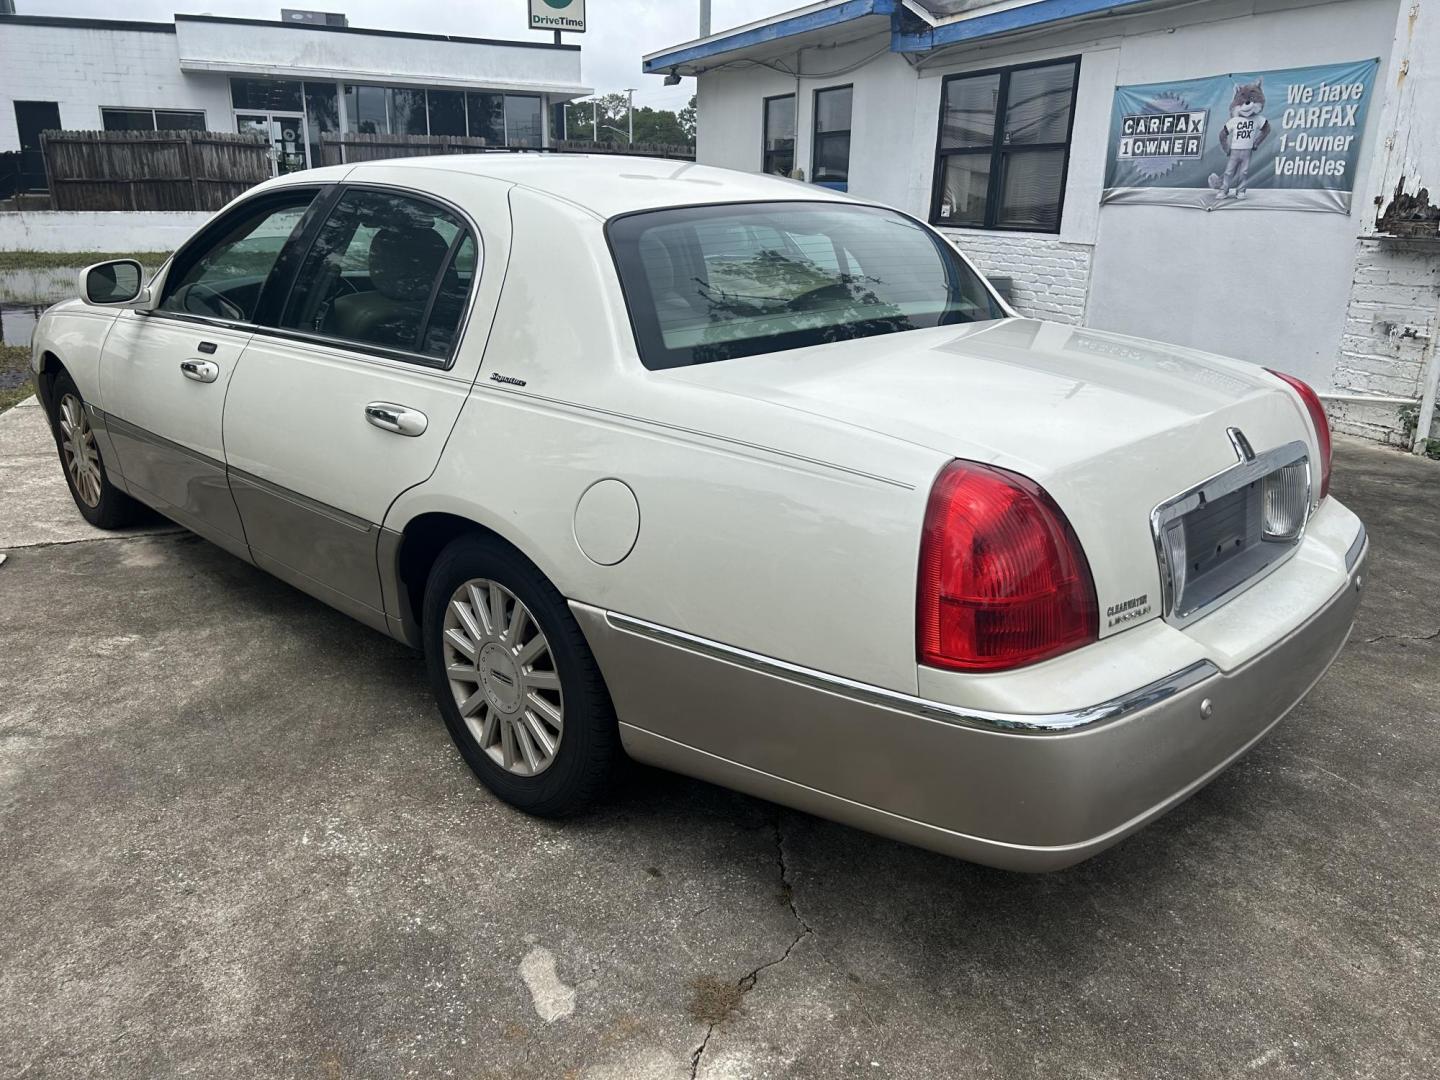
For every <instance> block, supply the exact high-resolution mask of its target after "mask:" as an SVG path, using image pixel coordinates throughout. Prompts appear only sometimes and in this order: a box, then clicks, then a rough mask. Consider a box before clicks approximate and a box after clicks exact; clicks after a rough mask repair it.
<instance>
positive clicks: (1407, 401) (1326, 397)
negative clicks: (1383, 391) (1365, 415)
mask: <svg viewBox="0 0 1440 1080" xmlns="http://www.w3.org/2000/svg"><path fill="white" fill-rule="evenodd" d="M1315 396H1316V397H1318V398H1319V399H1320V400H1321V401H1344V402H1354V403H1355V404H1357V405H1414V404H1416V403H1417V400H1418V399H1416V398H1413V397H1382V396H1381V395H1379V394H1332V393H1323V394H1321V393H1317V394H1316V395H1315Z"/></svg>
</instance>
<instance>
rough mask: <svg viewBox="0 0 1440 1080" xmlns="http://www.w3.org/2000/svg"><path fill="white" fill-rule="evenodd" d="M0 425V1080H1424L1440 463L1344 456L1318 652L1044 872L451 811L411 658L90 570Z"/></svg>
mask: <svg viewBox="0 0 1440 1080" xmlns="http://www.w3.org/2000/svg"><path fill="white" fill-rule="evenodd" d="M40 420H41V418H40V417H39V415H38V410H34V409H30V410H28V411H27V410H26V409H24V408H20V409H16V410H13V411H12V413H11V414H7V415H5V416H0V455H3V457H0V538H3V539H0V550H6V551H8V553H9V556H10V557H9V560H8V561H7V562H6V563H4V564H3V565H0V605H3V612H4V617H3V621H0V650H3V651H0V665H3V666H0V672H3V675H0V683H3V691H0V1076H16V1077H21V1076H23V1077H40V1076H45V1077H51V1076H55V1077H71V1076H74V1077H80V1076H97V1075H104V1076H108V1077H156V1076H206V1077H212V1076H245V1077H271V1076H274V1077H281V1076H318V1077H327V1078H328V1077H351V1076H354V1077H402V1076H415V1077H432V1076H458V1077H467V1078H471V1077H588V1078H592V1080H593V1078H617V1080H618V1078H650V1077H656V1078H660V1077H664V1078H670V1077H677V1078H683V1077H689V1076H691V1075H692V1072H693V1073H694V1074H697V1075H699V1076H702V1077H716V1078H720V1077H791V1076H794V1077H815V1078H831V1077H892V1076H893V1077H952V1076H996V1077H1017V1076H1037V1077H1038V1076H1046V1077H1048V1076H1083V1077H1137V1076H1145V1077H1150V1076H1159V1077H1194V1076H1260V1077H1305V1078H1313V1077H1330V1076H1333V1077H1355V1076H1373V1077H1385V1078H1393V1077H1403V1076H1417V1077H1418V1076H1432V1075H1436V1074H1437V1073H1440V1016H1437V1010H1436V1007H1435V1003H1436V1001H1437V1000H1440V923H1437V919H1436V912H1437V911H1440V811H1437V796H1440V782H1437V776H1440V706H1437V705H1436V701H1437V700H1440V465H1436V464H1434V463H1430V462H1422V461H1417V460H1414V459H1410V458H1406V457H1403V456H1401V455H1398V454H1395V453H1393V452H1389V451H1383V450H1378V449H1373V448H1370V447H1365V446H1360V445H1358V444H1351V443H1344V444H1342V445H1341V447H1340V450H1339V455H1338V467H1337V475H1336V480H1335V485H1334V486H1335V492H1336V494H1337V495H1338V496H1339V497H1340V498H1341V499H1343V500H1345V501H1346V502H1347V503H1349V504H1350V505H1351V506H1352V507H1354V508H1355V509H1356V510H1357V511H1358V512H1359V513H1360V514H1361V515H1362V516H1363V517H1364V518H1365V519H1366V522H1367V524H1368V525H1369V527H1370V531H1371V536H1372V542H1373V557H1372V563H1371V567H1372V568H1371V572H1370V584H1369V586H1368V589H1367V593H1368V596H1367V599H1366V602H1365V605H1364V607H1363V608H1362V613H1361V617H1360V622H1359V625H1358V626H1357V630H1356V634H1355V636H1354V638H1353V639H1352V643H1351V645H1350V647H1349V649H1348V650H1347V651H1346V652H1345V653H1344V655H1343V656H1342V657H1341V659H1340V660H1339V661H1338V662H1337V664H1336V666H1335V668H1334V669H1333V670H1332V672H1331V674H1330V675H1329V676H1328V677H1327V678H1326V679H1325V680H1324V681H1323V682H1322V683H1321V684H1320V686H1319V687H1318V688H1317V689H1316V691H1315V692H1314V693H1313V694H1312V696H1311V697H1310V698H1309V699H1308V700H1307V701H1306V702H1305V703H1304V704H1303V705H1302V706H1301V707H1300V708H1299V709H1298V710H1297V711H1296V712H1295V713H1294V714H1293V715H1292V716H1291V717H1290V718H1289V719H1288V720H1287V721H1286V722H1285V723H1284V724H1282V725H1281V726H1280V727H1279V728H1278V729H1277V730H1276V731H1275V732H1274V733H1273V734H1272V736H1271V737H1270V738H1269V739H1268V740H1267V741H1266V742H1264V743H1263V744H1261V746H1259V747H1258V748H1257V749H1256V750H1255V751H1254V752H1253V753H1252V754H1250V755H1249V756H1248V757H1247V758H1246V759H1245V760H1244V761H1242V762H1241V763H1240V764H1239V765H1237V766H1236V767H1235V768H1234V769H1232V770H1230V771H1229V772H1228V773H1226V774H1225V775H1224V776H1222V777H1221V778H1220V779H1219V780H1217V781H1216V782H1215V783H1214V784H1212V785H1211V786H1210V787H1209V788H1207V789H1206V790H1204V791H1203V792H1201V793H1200V794H1199V795H1198V796H1196V797H1195V798H1194V799H1192V800H1190V801H1189V802H1188V803H1186V804H1185V805H1184V806H1182V807H1180V808H1179V809H1178V810H1177V811H1175V812H1174V813H1172V814H1171V815H1169V816H1168V817H1167V818H1165V819H1164V820H1162V821H1161V822H1159V823H1157V824H1155V825H1152V826H1151V827H1149V828H1147V829H1145V830H1144V831H1142V832H1141V833H1139V834H1138V835H1137V836H1135V837H1133V838H1131V839H1130V840H1128V841H1127V842H1125V843H1123V844H1122V845H1120V846H1119V847H1118V848H1115V849H1112V850H1111V851H1109V852H1107V853H1105V854H1104V855H1102V856H1100V857H1099V858H1097V859H1094V860H1092V861H1091V862H1089V863H1086V864H1084V865H1082V866H1080V867H1078V868H1076V869H1074V870H1071V871H1067V872H1065V873H1062V874H1058V875H1053V876H1049V877H1020V876H1015V875H1009V874H1004V873H1000V872H998V871H992V870H987V869H984V868H980V867H976V866H972V865H969V864H966V863H961V862H956V861H953V860H949V859H946V858H943V857H940V856H937V855H933V854H930V853H927V852H923V851H919V850H916V849H913V848H908V847H904V846H901V845H899V844H895V843H891V842H888V841H885V840H880V839H877V838H874V837H871V836H867V835H865V834H863V833H858V832H855V831H853V830H850V829H846V828H844V827H842V826H838V825H832V824H830V823H828V822H824V821H820V820H818V819H815V818H811V817H808V816H805V815H803V814H797V813H793V812H790V811H783V810H780V809H778V808H776V807H774V806H771V805H769V804H766V803H762V802H759V801H757V800H754V799H750V798H746V797H744V796H740V795H736V794H732V793H729V792H726V791H723V790H720V789H718V788H714V787H710V786H708V785H705V784H701V783H697V782H693V781H689V780H685V779H682V778H678V777H674V776H670V775H666V774H662V773H658V772H652V771H648V770H636V772H635V775H633V776H632V777H631V778H630V779H629V780H628V781H627V783H626V784H625V786H624V788H623V790H622V791H621V792H620V793H619V795H618V797H617V798H616V799H615V800H614V801H613V802H611V803H610V804H608V805H607V806H605V807H603V808H602V809H600V810H599V811H597V812H596V813H594V814H592V815H591V816H589V817H587V818H584V819H582V820H578V821H573V822H569V823H566V824H563V825H559V824H553V823H545V822H540V821H536V820H532V819H529V818H526V817H523V816H521V815H519V814H517V813H515V812H513V811H511V810H510V809H508V808H507V807H505V806H503V805H502V804H500V803H498V802H497V801H496V800H495V799H493V798H492V797H491V796H490V795H489V794H488V793H487V792H485V791H484V790H483V789H482V788H480V787H479V786H478V785H477V784H476V783H475V781H474V779H473V778H472V776H471V774H470V773H469V772H468V770H467V769H466V768H465V766H464V765H463V764H462V763H461V761H460V759H459V757H458V756H457V755H456V753H455V752H454V751H453V749H452V748H451V745H450V742H449V739H448V737H447V735H446V733H445V731H444V728H443V726H442V725H441V722H440V720H439V717H438V715H437V713H436V711H435V708H434V706H433V705H432V704H431V701H430V697H429V693H428V690H427V689H426V686H425V682H424V677H423V671H422V665H421V663H420V661H419V659H418V658H417V657H415V656H414V655H412V654H411V653H409V652H408V651H406V650H405V649H404V648H402V647H401V646H399V645H396V644H394V643H393V642H390V641H389V640H387V639H385V638H382V637H380V636H378V635H376V634H374V633H372V632H370V631H368V630H365V629H363V628H362V627H360V626H358V625H356V624H354V623H352V622H349V621H348V620H346V619H345V618H343V617H342V616H340V615H338V614H336V613H334V612H332V611H330V610H329V609H328V608H325V607H324V606H322V605H320V604H319V603H317V602H315V601H312V600H310V599H308V598H306V597H305V596H303V595H301V594H300V593H297V592H295V591H294V590H291V589H289V588H288V587H286V586H284V585H282V584H280V583H279V582H277V581H275V580H273V579H271V578H269V577H267V576H266V575H264V574H262V573H260V572H259V571H256V570H254V569H252V568H250V567H248V566H245V565H244V564H242V563H240V562H239V561H237V560H235V559H233V558H231V557H229V556H227V555H225V554H224V553H223V552H221V551H220V550H219V549H217V548H215V547H212V546H210V545H209V544H206V543H204V542H203V541H200V540H198V539H195V538H193V537H191V536H189V535H187V534H183V533H174V532H170V533H161V534H158V535H146V534H142V535H135V536H129V537H122V538H108V537H105V536H104V535H103V534H98V533H95V532H94V531H93V530H89V529H88V527H86V526H85V525H84V523H83V521H81V520H80V518H79V516H78V514H76V513H75V511H74V509H73V508H72V507H70V505H69V503H68V500H67V499H61V498H59V497H58V495H57V494H56V485H57V484H58V491H59V492H61V493H63V492H64V484H63V481H60V480H59V468H58V465H57V464H56V463H55V462H54V460H53V456H54V450H53V445H52V444H51V443H49V441H48V435H47V434H46V432H45V429H44V426H43V423H41V422H40Z"/></svg>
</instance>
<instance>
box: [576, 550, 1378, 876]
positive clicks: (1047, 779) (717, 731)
mask: <svg viewBox="0 0 1440 1080" xmlns="http://www.w3.org/2000/svg"><path fill="white" fill-rule="evenodd" d="M1364 563H1365V559H1364V558H1363V557H1361V558H1360V559H1359V560H1358V561H1357V563H1356V565H1355V566H1354V568H1353V569H1352V570H1351V574H1350V579H1349V581H1348V582H1347V584H1346V585H1345V587H1343V588H1342V589H1340V590H1339V591H1337V592H1336V593H1335V594H1334V596H1333V597H1331V599H1330V600H1329V601H1328V602H1327V603H1326V604H1325V605H1324V606H1323V607H1322V608H1321V609H1320V610H1319V611H1317V612H1316V613H1315V614H1314V615H1313V616H1312V617H1311V618H1310V619H1309V620H1308V621H1307V622H1306V623H1305V624H1304V625H1303V626H1301V627H1300V628H1299V629H1297V630H1296V631H1295V632H1294V633H1293V634H1291V635H1290V636H1289V637H1288V638H1286V639H1285V640H1283V641H1282V642H1280V643H1279V644H1277V645H1276V646H1274V647H1273V648H1271V649H1270V650H1268V651H1267V652H1265V653H1264V654H1262V655H1261V656H1258V657H1256V658H1255V659H1253V660H1252V661H1250V662H1249V663H1247V664H1245V665H1244V666H1243V667H1240V668H1238V669H1236V670H1234V671H1231V672H1228V673H1216V674H1214V675H1213V676H1211V677H1210V678H1207V679H1204V680H1203V681H1201V682H1199V683H1197V684H1196V685H1193V686H1191V687H1189V688H1187V689H1185V690H1183V691H1181V692H1179V693H1176V694H1174V695H1173V696H1171V697H1169V698H1167V699H1165V700H1164V701H1162V702H1160V703H1158V704H1155V705H1152V706H1149V707H1146V708H1141V709H1138V710H1137V711H1135V712H1133V713H1130V714H1129V715H1126V716H1124V717H1123V718H1121V719H1118V720H1113V721H1107V722H1103V723H1099V724H1096V725H1094V726H1088V727H1083V728H1080V729H1078V730H1072V731H1066V732H1063V733H1054V734H1019V733H1015V732H1010V731H1002V730H986V729H984V728H983V727H977V726H965V725H960V724H956V723H951V722H948V721H944V720H937V719H934V718H931V717H927V716H925V715H920V714H919V713H918V712H917V711H913V710H907V709H904V708H892V707H887V706H885V705H882V704H877V703H876V702H874V701H872V700H857V699H856V698H855V697H852V696H847V695H845V694H844V693H840V692H829V691H827V690H825V689H822V688H818V687H817V686H816V685H813V683H806V682H804V681H800V680H794V679H790V678H786V677H784V676H782V675H778V674H776V673H775V672H773V671H770V670H757V669H755V668H753V667H750V666H747V665H745V664H743V663H738V662H734V661H731V660H726V659H722V658H718V657H717V656H716V655H713V654H709V653H706V652H704V651H702V650H698V649H693V648H687V647H684V646H683V645H680V644H676V643H675V642H674V641H661V640H657V639H656V638H654V637H650V636H646V635H645V634H642V633H636V632H634V630H633V629H631V628H629V627H628V626H627V627H624V628H622V627H621V626H619V625H617V624H616V622H615V621H613V620H612V619H611V618H609V617H608V616H607V614H606V613H605V612H604V611H602V610H600V609H597V608H593V607H588V606H586V605H582V604H572V608H573V609H574V610H575V613H576V616H577V618H578V619H579V620H580V624H581V627H582V628H583V629H584V631H585V635H586V638H587V640H588V641H589V643H590V646H591V648H592V649H593V651H594V652H595V655H596V658H597V659H598V661H599V663H600V667H601V670H602V672H603V673H604V675H605V679H606V682H607V684H608V686H609V689H610V693H611V696H612V698H613V699H614V702H615V708H616V712H617V714H618V716H619V718H620V721H621V724H620V730H621V737H622V740H623V742H624V745H625V748H626V750H627V752H628V753H629V754H630V755H631V756H632V757H634V758H636V759H637V760H640V761H643V762H646V763H649V764H653V765H658V766H660V767H662V768H666V769H671V770H673V771H675V772H680V773H685V774H688V775H691V776H696V777H699V778H701V779H704V780H709V781H711V782H714V783H717V784H722V785H724V786H726V787H731V788H735V789H737V790H740V791H745V792H748V793H750V794H753V795H757V796H760V797H762V798H766V799H770V800H773V801H775V802H778V803H783V804H785V805H788V806H793V807H796V808H797V809H801V810H805V811H809V812H811V813H814V814H818V815H820V816H823V817H827V818H832V819H834V820H836V821H841V822H844V823H846V824H849V825H854V826H856V827H858V828H862V829H866V830H868V831H871V832H876V833H879V834H882V835H885V836H890V837H893V838H895V839H898V840H903V841H906V842H908V843H912V844H916V845H919V846H921V847H927V848H932V849H934V850H936V851H941V852H945V853H946V854H950V855H956V856H959V857H962V858H966V859H970V860H973V861H975V862H981V863H987V864H989V865H992V866H998V867H1003V868H1006V869H1013V870H1024V871H1045V870H1057V869H1060V868H1063V867H1065V866H1070V865H1072V864H1074V863H1077V862H1080V861H1082V860H1083V859H1086V858H1088V857H1090V856H1091V855H1094V854H1096V853H1097V852H1099V851H1102V850H1104V849H1105V848H1107V847H1109V846H1110V845H1111V844H1114V843H1116V842H1117V841H1119V840H1121V839H1123V838H1124V837H1125V836H1127V835H1128V834H1130V833H1131V832H1134V831H1135V830H1136V829H1138V828H1140V827H1141V826H1143V825H1144V824H1146V823H1147V822H1149V821H1151V820H1153V819H1155V818H1157V817H1159V816H1160V815H1162V814H1164V813H1165V812H1166V811H1167V810H1169V809H1171V808H1172V807H1173V806H1175V805H1176V804H1177V803H1179V802H1181V801H1182V800H1184V799H1185V798H1187V797H1188V796H1189V795H1191V794H1193V793H1194V792H1195V791H1197V790H1198V789H1199V788H1200V787H1202V786H1204V785H1205V784H1206V783H1208V782H1209V781H1210V780H1211V779H1213V778H1214V777H1215V776H1217V775H1218V774H1219V773H1220V772H1221V771H1223V770H1224V769H1225V768H1226V767H1227V766H1228V765H1230V764H1231V763H1232V762H1234V761H1235V760H1236V759H1237V758H1238V757H1240V756H1241V755H1243V754H1244V753H1245V752H1246V751H1247V750H1249V749H1250V747H1252V746H1253V745H1254V744H1255V743H1256V742H1258V741H1259V740H1260V739H1261V738H1263V737H1264V735H1265V734H1266V733H1267V732H1268V731H1269V730H1270V729H1271V728H1272V727H1273V726H1274V725H1275V724H1276V723H1277V722H1278V721H1279V720H1280V719H1281V718H1282V717H1284V716H1285V714H1286V713H1288V712H1289V711H1290V710H1291V709H1292V708H1293V707H1294V706H1295V705H1296V704H1297V703H1298V702H1299V701H1300V700H1301V699H1302V698H1303V697H1304V696H1305V695H1306V694H1307V693H1308V692H1309V690H1310V689H1311V687H1313V686H1314V684H1315V683H1316V682H1317V681H1318V680H1319V679H1320V677H1321V676H1322V675H1323V674H1324V673H1325V671H1326V670H1327V669H1328V668H1329V666H1330V664H1331V662H1332V661H1333V660H1334V659H1335V657H1336V656H1337V655H1338V654H1339V652H1340V650H1341V649H1342V648H1343V646H1344V644H1345V642H1346V640H1347V639H1348V638H1349V635H1350V629H1351V626H1352V624H1353V622H1354V615H1355V609H1356V607H1357V605H1358V602H1359V588H1358V582H1359V580H1360V577H1361V575H1362V574H1363V570H1364ZM1204 702H1208V703H1209V709H1208V710H1202V703H1204ZM1207 711H1208V715H1205V713H1206V712H1207Z"/></svg>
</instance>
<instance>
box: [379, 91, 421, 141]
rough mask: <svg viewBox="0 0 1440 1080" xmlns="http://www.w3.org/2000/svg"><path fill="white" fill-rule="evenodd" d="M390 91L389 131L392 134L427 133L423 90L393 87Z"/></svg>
mask: <svg viewBox="0 0 1440 1080" xmlns="http://www.w3.org/2000/svg"><path fill="white" fill-rule="evenodd" d="M389 93H390V131H391V133H392V134H394V135H427V134H429V128H428V127H427V124H426V120H425V91H424V90H406V89H403V88H401V87H395V88H393V89H391V90H390V91H389Z"/></svg>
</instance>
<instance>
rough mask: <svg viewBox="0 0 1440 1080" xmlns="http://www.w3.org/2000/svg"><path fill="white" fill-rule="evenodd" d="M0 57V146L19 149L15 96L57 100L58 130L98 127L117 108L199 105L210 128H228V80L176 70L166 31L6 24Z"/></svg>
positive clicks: (172, 44) (172, 46) (231, 120)
mask: <svg viewBox="0 0 1440 1080" xmlns="http://www.w3.org/2000/svg"><path fill="white" fill-rule="evenodd" d="M29 6H32V5H27V7H29ZM177 6H178V5H177ZM0 56H3V59H0V150H13V149H15V148H17V147H18V146H19V133H18V132H17V131H16V128H15V110H14V108H13V107H12V106H11V104H10V102H11V101H12V100H15V99H18V100H20V101H54V102H57V103H58V104H59V106H60V126H61V127H64V128H78V129H82V130H88V129H94V128H98V127H100V125H101V118H100V109H101V108H102V107H105V106H118V107H124V108H132V109H156V108H159V109H201V110H203V111H204V112H205V125H206V127H208V128H210V130H212V131H233V130H234V129H235V119H234V116H233V114H232V113H231V111H230V84H229V82H228V80H227V79H226V77H225V76H224V75H216V74H210V73H199V74H185V73H183V72H181V70H180V55H179V53H178V52H177V51H176V47H175V35H174V34H166V33H158V32H154V31H145V30H91V29H81V28H77V27H73V26H30V25H26V24H11V25H7V26H5V28H4V45H3V47H0Z"/></svg>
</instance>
